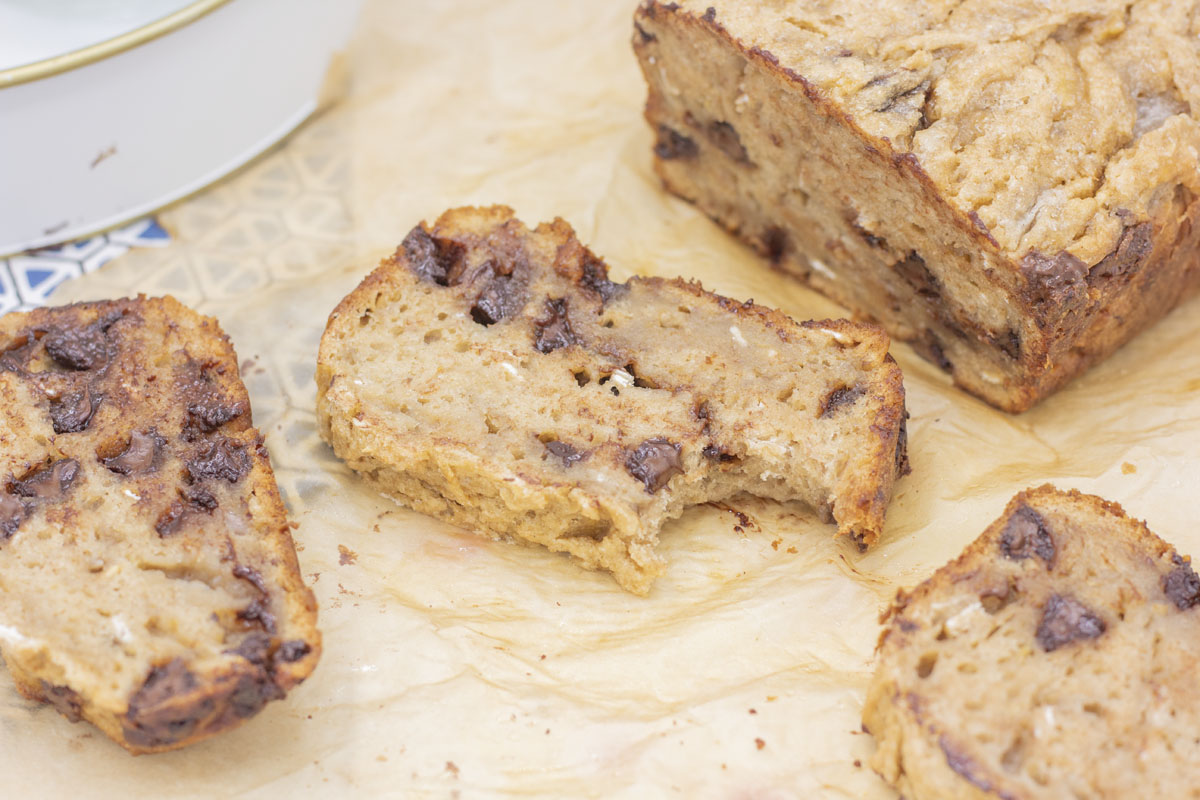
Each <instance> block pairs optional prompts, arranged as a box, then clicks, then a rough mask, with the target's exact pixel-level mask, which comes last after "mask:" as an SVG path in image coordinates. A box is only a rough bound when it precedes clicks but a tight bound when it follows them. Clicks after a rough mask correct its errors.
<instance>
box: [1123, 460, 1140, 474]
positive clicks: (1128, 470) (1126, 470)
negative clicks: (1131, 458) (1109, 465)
mask: <svg viewBox="0 0 1200 800" xmlns="http://www.w3.org/2000/svg"><path fill="white" fill-rule="evenodd" d="M1135 472H1137V467H1135V466H1134V465H1133V464H1130V463H1129V462H1128V461H1126V462H1125V463H1123V464H1122V465H1121V474H1122V475H1132V474H1133V473H1135Z"/></svg>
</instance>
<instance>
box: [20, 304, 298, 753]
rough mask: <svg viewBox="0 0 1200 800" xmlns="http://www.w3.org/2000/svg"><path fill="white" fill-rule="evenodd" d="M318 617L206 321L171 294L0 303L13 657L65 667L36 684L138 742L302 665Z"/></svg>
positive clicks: (236, 381)
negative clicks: (67, 696)
mask: <svg viewBox="0 0 1200 800" xmlns="http://www.w3.org/2000/svg"><path fill="white" fill-rule="evenodd" d="M315 623H316V604H315V601H314V599H313V597H312V594H311V592H309V591H308V589H307V588H305V587H304V585H303V583H302V581H301V578H300V574H299V569H298V566H297V562H296V555H295V551H294V549H293V545H292V540H291V536H290V533H289V524H288V521H287V518H286V515H285V511H284V508H283V504H282V502H281V499H280V496H279V492H278V489H277V488H276V485H275V479H274V475H273V473H272V471H271V466H270V462H269V460H268V456H267V451H266V449H265V447H264V446H263V440H262V436H261V435H260V434H259V433H258V431H257V430H255V429H254V428H253V427H252V425H251V417H250V400H249V397H248V396H247V393H246V389H245V386H244V385H243V384H242V382H241V380H240V378H239V376H238V366H237V359H236V355H235V353H234V351H233V348H232V346H231V344H230V342H229V339H228V337H226V336H225V334H224V333H223V332H222V331H221V329H220V327H219V326H218V324H217V322H216V321H215V320H213V319H211V318H208V317H202V316H200V315H198V314H196V313H195V312H194V311H192V310H190V309H188V308H186V307H185V306H182V305H181V304H179V303H178V302H176V301H175V300H174V299H173V298H170V297H166V298H161V299H146V298H142V297H139V298H137V299H132V300H116V301H111V302H101V303H90V304H77V305H71V306H65V307H61V308H42V309H37V310H34V311H31V312H29V313H13V314H9V315H7V316H5V317H3V318H0V626H2V630H3V631H5V634H6V635H5V636H4V637H0V638H2V641H0V644H2V645H3V647H4V650H5V655H6V658H7V659H8V661H9V663H10V665H11V664H13V663H14V660H15V661H16V662H19V663H21V664H23V665H24V667H23V668H24V669H25V670H26V671H30V670H33V669H34V667H33V666H31V665H34V664H41V665H42V666H44V667H45V669H46V670H47V671H48V673H53V674H56V675H59V676H61V678H62V680H63V682H64V683H65V684H66V685H67V687H69V688H64V687H57V688H56V687H46V688H47V691H50V690H51V689H53V690H54V692H57V693H58V694H62V693H63V692H66V691H69V692H71V693H72V694H73V695H75V696H76V699H75V700H73V701H72V702H74V703H76V705H81V706H82V707H83V714H84V716H86V717H88V718H89V719H92V720H93V721H95V722H97V724H101V726H102V727H104V724H103V722H104V719H106V718H108V717H110V716H115V717H116V718H119V724H120V726H121V727H122V728H123V733H122V736H123V737H124V739H125V741H124V744H125V745H126V746H127V747H129V748H130V749H133V750H137V751H148V750H158V749H168V748H170V747H173V746H178V745H179V744H183V743H186V742H189V741H194V740H196V739H198V738H202V737H203V736H207V735H209V734H211V733H215V732H217V731H219V730H221V729H223V728H225V727H229V726H231V725H233V724H236V722H238V721H239V720H240V719H242V718H244V717H248V716H250V715H251V714H254V713H256V712H257V711H258V710H259V709H260V708H261V707H262V705H263V704H264V703H266V702H267V701H268V700H271V699H274V698H277V697H281V696H282V695H283V693H284V692H285V691H286V690H287V689H289V688H291V687H292V686H293V685H295V684H297V683H299V682H300V681H301V680H303V679H304V677H305V676H307V675H308V674H309V673H310V672H311V671H312V668H313V666H314V665H315V663H316V660H317V657H318V655H319V651H320V637H319V634H318V633H317V631H316V628H315ZM38 677H43V679H44V676H42V675H41V674H39V675H38ZM51 696H53V692H51ZM110 733H111V732H110ZM114 735H115V734H114Z"/></svg>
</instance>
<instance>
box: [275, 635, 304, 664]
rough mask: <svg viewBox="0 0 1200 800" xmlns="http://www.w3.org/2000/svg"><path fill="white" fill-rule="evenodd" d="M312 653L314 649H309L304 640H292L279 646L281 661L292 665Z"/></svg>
mask: <svg viewBox="0 0 1200 800" xmlns="http://www.w3.org/2000/svg"><path fill="white" fill-rule="evenodd" d="M311 652H312V648H311V647H309V644H308V642H306V641H304V640H303V639H292V640H291V641H287V642H284V643H283V644H281V645H280V646H279V655H278V657H279V660H280V661H286V662H287V663H289V664H290V663H292V662H293V661H299V660H300V659H302V658H304V657H305V656H306V655H308V654H309V653H311Z"/></svg>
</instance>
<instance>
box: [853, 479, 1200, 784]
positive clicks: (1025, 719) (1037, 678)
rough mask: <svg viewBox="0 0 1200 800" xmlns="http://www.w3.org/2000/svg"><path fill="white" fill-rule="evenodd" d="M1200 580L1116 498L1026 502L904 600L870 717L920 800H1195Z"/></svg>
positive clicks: (888, 764)
mask: <svg viewBox="0 0 1200 800" xmlns="http://www.w3.org/2000/svg"><path fill="white" fill-rule="evenodd" d="M1198 604H1200V577H1197V575H1196V572H1195V571H1194V570H1193V569H1192V566H1191V564H1190V560H1189V559H1188V558H1187V557H1185V556H1180V555H1179V554H1178V553H1176V552H1175V550H1174V549H1173V548H1172V547H1171V546H1170V545H1168V544H1167V543H1166V542H1164V541H1163V540H1162V539H1159V538H1158V537H1157V536H1155V535H1154V534H1153V533H1151V532H1150V531H1149V530H1147V529H1146V526H1145V525H1144V524H1142V523H1141V522H1138V521H1137V520H1133V519H1130V518H1128V517H1126V516H1125V514H1124V512H1123V511H1122V510H1121V508H1120V507H1119V506H1117V505H1116V504H1113V503H1108V502H1105V501H1104V500H1101V499H1100V498H1098V497H1093V496H1090V495H1084V494H1080V493H1078V492H1059V491H1057V490H1055V489H1054V488H1053V487H1051V486H1043V487H1041V488H1039V489H1033V490H1031V491H1027V492H1023V493H1021V494H1019V495H1017V496H1016V497H1015V498H1013V500H1012V502H1011V503H1009V505H1008V508H1007V509H1005V512H1004V515H1003V516H1002V517H1001V518H1000V519H999V520H997V521H996V522H995V523H993V524H992V526H991V527H989V528H988V529H987V530H986V531H985V532H984V534H983V535H982V536H980V537H979V539H977V540H976V541H975V542H974V543H973V544H971V545H970V546H969V547H968V548H967V549H966V550H965V551H964V552H963V554H962V555H961V556H959V558H958V559H957V560H955V561H953V562H951V563H950V564H948V565H946V566H945V567H942V568H941V569H940V570H938V571H937V572H936V573H935V574H934V575H933V577H931V578H930V579H929V580H927V581H925V583H923V584H921V585H920V586H918V587H917V588H916V589H914V590H913V591H911V592H907V593H905V592H901V593H900V595H899V596H898V597H897V599H896V602H895V604H894V606H893V607H892V608H891V610H890V612H889V614H888V616H889V620H888V624H887V629H886V631H885V632H884V634H883V637H882V638H881V640H880V645H879V653H878V665H877V667H876V672H875V677H874V679H873V681H872V683H871V687H870V690H869V693H868V697H867V704H866V709H865V711H864V712H863V720H864V723H865V726H866V727H867V728H869V729H870V732H871V733H872V734H874V736H875V739H876V740H877V743H878V750H877V751H876V753H875V756H874V758H873V759H872V766H873V767H874V768H875V769H876V770H877V771H878V772H879V773H880V774H881V775H882V776H883V777H884V778H885V779H886V780H887V781H888V782H889V783H891V784H892V785H893V786H895V787H896V788H897V789H898V790H899V791H900V793H901V794H903V795H904V796H905V797H908V798H910V800H943V799H945V800H949V799H950V798H954V800H960V799H961V800H972V799H974V798H978V799H979V800H983V798H1004V800H1036V799H1038V798H1045V799H1046V800H1050V798H1063V797H1087V798H1096V799H1097V800H1101V799H1102V798H1112V800H1117V799H1118V798H1122V799H1123V798H1131V797H1197V796H1200V790H1198V789H1197V788H1196V784H1195V780H1194V765H1195V764H1197V763H1200V738H1198V737H1197V734H1196V730H1197V727H1198V726H1200V711H1197V696H1198V693H1200V689H1198V688H1197V681H1196V675H1195V671H1196V664H1197V663H1200V608H1197V605H1198Z"/></svg>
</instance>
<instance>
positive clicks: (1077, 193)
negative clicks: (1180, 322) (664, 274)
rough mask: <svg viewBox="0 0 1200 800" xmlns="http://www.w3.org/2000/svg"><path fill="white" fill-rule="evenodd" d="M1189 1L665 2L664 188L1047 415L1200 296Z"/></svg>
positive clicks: (659, 152)
mask: <svg viewBox="0 0 1200 800" xmlns="http://www.w3.org/2000/svg"><path fill="white" fill-rule="evenodd" d="M1198 34H1200V13H1198V12H1197V6H1196V4H1195V3H1192V2H1157V0H1138V1H1137V2H1117V0H1100V1H1099V2H1091V1H1090V0H1089V2H1082V0H1062V2H1056V3H1051V4H1029V3H1008V2H1000V1H999V0H982V1H981V2H974V3H968V4H965V5H964V4H960V3H942V2H933V1H932V0H919V1H918V2H884V3H880V2H868V1H867V0H847V1H846V2H838V3H829V2H817V3H813V2H800V0H781V2H774V3H757V2H750V1H749V0H680V1H679V2H669V3H667V2H659V1H658V0H647V1H646V2H643V4H642V5H641V7H640V8H639V9H638V11H637V13H636V19H635V31H634V38H633V43H634V49H635V50H636V52H637V55H638V58H639V59H640V62H641V66H642V71H643V72H644V74H645V77H646V80H647V82H648V83H649V87H650V94H649V100H648V102H647V104H646V118H647V119H648V120H649V122H650V125H651V126H652V128H653V129H654V131H655V132H656V135H657V142H656V144H655V145H654V153H655V156H656V159H655V162H656V169H657V171H658V173H659V175H660V176H661V177H662V179H663V182H664V183H665V185H666V187H667V188H668V189H669V190H671V191H672V192H675V193H676V194H679V195H680V196H682V197H684V198H686V199H687V200H690V201H692V202H694V203H696V204H697V205H698V206H699V207H700V208H701V209H702V210H703V211H704V212H705V213H707V214H708V215H710V216H711V217H713V218H714V219H716V220H717V221H718V222H720V223H721V224H722V225H724V226H726V227H727V228H729V229H730V230H731V231H734V232H735V233H737V234H738V235H739V236H740V237H741V238H742V239H743V240H745V241H746V242H748V243H749V244H750V245H752V246H753V247H755V248H756V249H758V250H759V251H760V252H761V253H763V254H764V255H766V256H768V257H769V258H770V259H771V260H772V261H773V262H774V263H775V264H776V265H778V266H779V267H780V268H781V269H783V270H785V271H787V272H789V273H792V274H794V275H797V276H799V277H801V278H802V279H804V280H805V281H807V282H808V283H809V284H810V285H811V286H812V287H813V288H815V289H817V290H819V291H821V292H824V293H825V294H827V295H829V296H830V297H832V298H833V299H835V300H837V301H838V302H840V303H842V304H844V305H845V306H847V307H848V308H850V309H852V310H854V312H855V313H857V314H860V315H864V316H866V317H868V318H871V319H874V320H877V321H879V322H880V323H881V324H882V325H883V326H884V327H885V328H887V329H888V331H890V332H891V334H892V335H893V336H894V337H896V338H899V339H904V340H907V341H909V342H911V343H912V345H913V347H915V348H916V349H917V350H918V352H920V353H922V354H923V355H924V356H925V357H926V358H927V359H929V360H930V361H932V362H933V363H935V364H937V365H938V366H940V367H941V368H942V369H944V370H945V371H947V372H949V373H951V374H952V375H953V377H954V380H955V382H956V383H958V384H959V385H960V386H962V387H964V388H965V389H967V390H968V391H970V392H972V393H974V394H976V395H978V396H979V397H982V398H984V399H985V400H987V401H988V402H990V403H992V404H994V405H996V406H999V407H1000V408H1003V409H1007V410H1010V411H1021V410H1024V409H1027V408H1029V407H1030V406H1031V405H1033V404H1034V403H1035V402H1037V401H1038V400H1039V399H1040V398H1042V397H1045V396H1046V395H1048V394H1050V393H1051V392H1053V391H1054V390H1056V389H1057V388H1059V387H1060V386H1062V385H1063V384H1064V383H1065V382H1067V381H1068V380H1070V378H1071V377H1072V376H1074V375H1076V374H1078V373H1080V372H1081V371H1083V370H1084V369H1086V368H1087V367H1088V366H1090V365H1091V364H1093V363H1095V362H1096V361H1098V360H1100V359H1102V358H1104V357H1105V356H1106V355H1108V354H1109V353H1111V352H1112V351H1113V350H1115V349H1116V348H1117V347H1119V346H1120V345H1121V344H1122V343H1123V342H1125V341H1126V340H1128V339H1129V338H1130V337H1131V336H1133V335H1134V334H1135V333H1136V332H1137V331H1138V330H1140V329H1141V328H1143V327H1145V326H1146V325H1148V324H1149V323H1151V322H1153V321H1154V320H1156V319H1158V318H1159V317H1161V316H1162V315H1164V314H1165V313H1166V312H1167V311H1168V310H1170V309H1171V308H1172V307H1174V306H1175V305H1176V304H1177V303H1179V302H1180V301H1181V300H1182V299H1183V298H1184V297H1186V296H1187V295H1188V294H1189V293H1190V292H1192V291H1193V290H1194V289H1195V288H1196V286H1197V285H1198V284H1200V247H1198V244H1200V225H1197V224H1196V223H1197V216H1198V215H1200V203H1198V202H1197V200H1196V198H1197V196H1200V155H1198V153H1200V122H1198V119H1200V81H1197V79H1196V75H1197V74H1200V36H1198Z"/></svg>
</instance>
